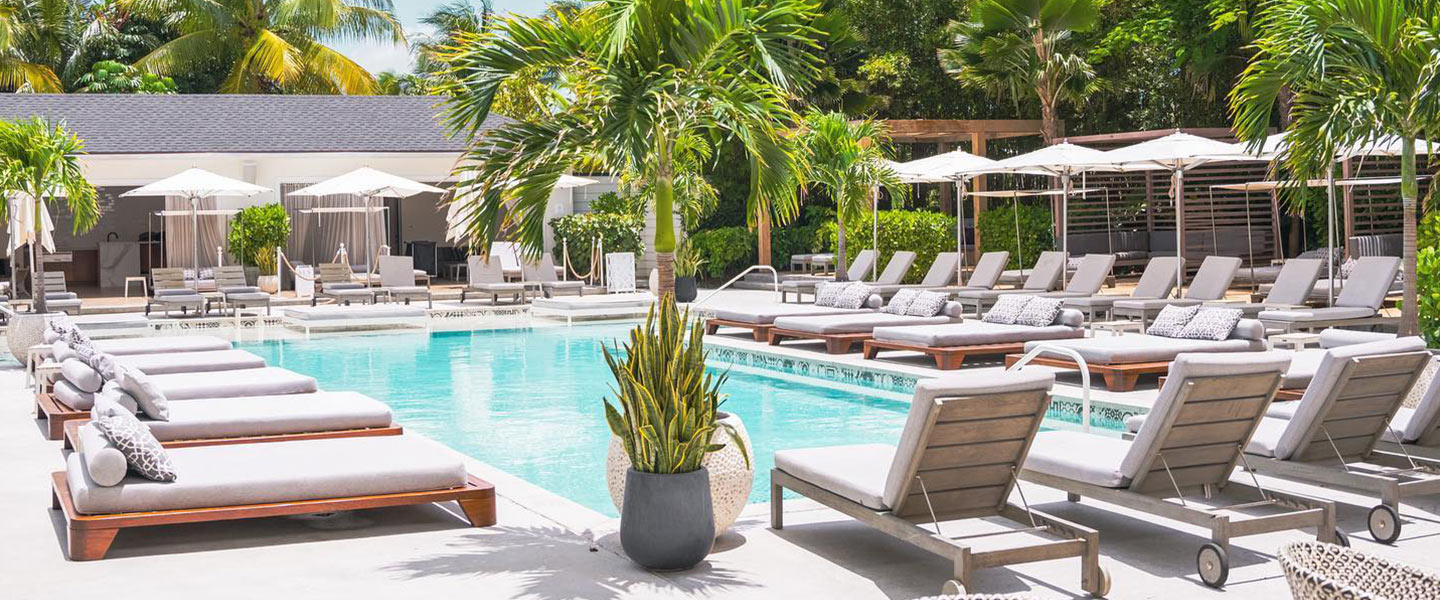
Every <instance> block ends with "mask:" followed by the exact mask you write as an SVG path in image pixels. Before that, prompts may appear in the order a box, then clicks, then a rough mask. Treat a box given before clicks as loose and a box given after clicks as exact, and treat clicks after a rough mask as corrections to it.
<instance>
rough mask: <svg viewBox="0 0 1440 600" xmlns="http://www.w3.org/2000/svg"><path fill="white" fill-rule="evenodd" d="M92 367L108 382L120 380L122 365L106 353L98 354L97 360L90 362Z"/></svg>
mask: <svg viewBox="0 0 1440 600" xmlns="http://www.w3.org/2000/svg"><path fill="white" fill-rule="evenodd" d="M90 366H92V367H94V368H95V372H97V373H99V374H100V378H101V379H104V380H105V381H107V382H109V381H115V380H116V379H119V378H120V363H119V362H118V361H116V360H115V357H114V356H111V355H109V354H105V353H104V352H101V353H100V354H96V355H95V359H94V360H92V361H90Z"/></svg>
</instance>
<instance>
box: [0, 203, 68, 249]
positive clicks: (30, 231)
mask: <svg viewBox="0 0 1440 600" xmlns="http://www.w3.org/2000/svg"><path fill="white" fill-rule="evenodd" d="M57 195H58V194H57ZM36 221H39V227H38V228H37V227H36ZM36 229H39V230H40V231H39V233H36V231H35V230H36ZM9 231H10V244H9V247H8V248H6V252H7V254H8V255H10V256H14V255H15V251H16V250H18V249H20V247H21V246H24V245H26V244H36V243H38V244H39V245H40V247H41V248H44V249H45V250H46V251H47V252H54V251H55V235H54V232H55V222H54V221H53V220H51V219H50V211H48V210H45V206H44V205H43V204H41V203H39V202H36V201H35V200H34V199H33V198H30V197H29V196H24V195H21V194H11V195H10V224H9Z"/></svg>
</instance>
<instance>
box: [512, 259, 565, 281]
mask: <svg viewBox="0 0 1440 600" xmlns="http://www.w3.org/2000/svg"><path fill="white" fill-rule="evenodd" d="M520 273H521V276H522V277H523V278H524V279H525V281H538V282H546V281H556V280H557V279H558V278H557V277H556V276H555V259H553V258H550V255H549V254H542V255H541V256H540V260H538V261H528V260H527V261H524V262H522V263H520Z"/></svg>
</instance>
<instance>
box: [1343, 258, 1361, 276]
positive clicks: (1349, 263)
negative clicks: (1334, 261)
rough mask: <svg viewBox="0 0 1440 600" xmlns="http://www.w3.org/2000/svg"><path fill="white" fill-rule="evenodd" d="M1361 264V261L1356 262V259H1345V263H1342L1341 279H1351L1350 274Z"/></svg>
mask: <svg viewBox="0 0 1440 600" xmlns="http://www.w3.org/2000/svg"><path fill="white" fill-rule="evenodd" d="M1359 262H1360V261H1358V260H1355V259H1354V258H1347V259H1345V262H1343V263H1340V278H1341V279H1349V278H1350V274H1351V273H1354V272H1355V265H1356V264H1357V263H1359Z"/></svg>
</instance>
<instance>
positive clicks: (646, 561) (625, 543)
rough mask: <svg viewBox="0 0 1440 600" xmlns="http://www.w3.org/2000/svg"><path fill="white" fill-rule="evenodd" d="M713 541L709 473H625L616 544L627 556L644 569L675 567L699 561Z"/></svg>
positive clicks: (633, 471)
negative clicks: (623, 503) (617, 542)
mask: <svg viewBox="0 0 1440 600" xmlns="http://www.w3.org/2000/svg"><path fill="white" fill-rule="evenodd" d="M714 545H715V515H714V514H712V512H711V510H710V472H709V471H706V470H705V468H704V467H701V468H700V470H699V471H694V472H691V473H674V474H668V475H661V474H656V473H641V472H639V471H636V470H635V469H629V470H627V471H626V472H625V508H624V509H623V510H622V511H621V512H620V547H622V548H624V549H625V554H626V555H627V556H629V557H630V560H633V561H635V563H636V564H639V565H640V566H642V567H645V568H646V569H651V570H655V571H678V570H682V569H689V568H691V567H693V566H695V565H697V564H700V561H702V560H705V557H706V556H709V555H710V548H711V547H712V546H714Z"/></svg>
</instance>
